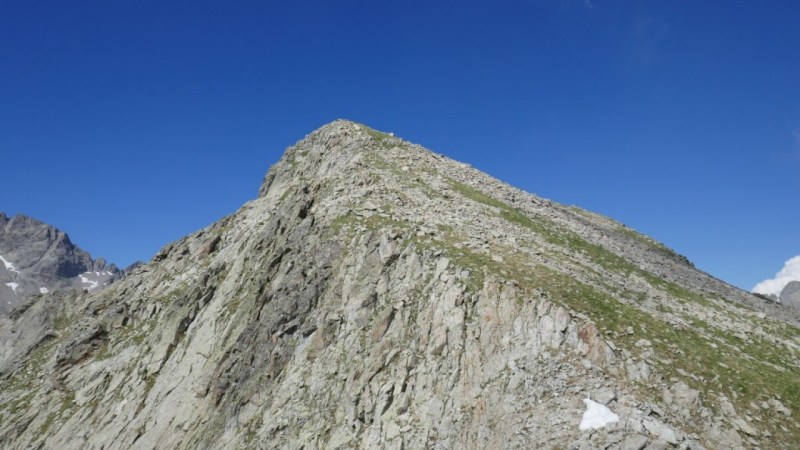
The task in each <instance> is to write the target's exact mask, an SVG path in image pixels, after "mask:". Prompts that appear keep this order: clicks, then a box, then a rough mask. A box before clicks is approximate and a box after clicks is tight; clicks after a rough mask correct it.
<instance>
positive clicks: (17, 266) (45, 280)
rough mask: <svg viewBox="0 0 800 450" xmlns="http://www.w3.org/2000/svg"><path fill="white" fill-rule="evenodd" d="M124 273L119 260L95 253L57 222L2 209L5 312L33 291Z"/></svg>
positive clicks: (0, 278)
mask: <svg viewBox="0 0 800 450" xmlns="http://www.w3.org/2000/svg"><path fill="white" fill-rule="evenodd" d="M121 275H122V271H120V270H119V269H118V268H117V267H116V266H115V265H113V264H108V263H107V262H106V261H105V260H104V259H103V258H98V259H93V258H92V257H91V255H89V253H87V252H85V251H84V250H82V249H80V248H79V247H78V246H76V245H75V244H73V243H72V241H70V239H69V236H67V234H66V233H64V232H63V231H60V230H58V229H57V228H55V227H53V226H52V225H48V224H46V223H44V222H42V221H40V220H37V219H34V218H32V217H28V216H25V215H22V214H18V215H16V216H13V217H10V218H9V217H8V216H7V215H6V214H5V213H3V212H0V315H5V314H7V313H8V312H9V311H11V310H12V309H14V308H15V307H16V306H18V305H19V304H21V303H24V302H25V301H26V300H28V299H30V298H31V297H33V296H37V295H48V294H51V293H53V292H56V291H65V290H88V291H95V290H97V289H99V288H101V287H103V286H106V285H108V284H110V283H111V282H113V281H114V280H116V279H117V278H119V277H120V276H121Z"/></svg>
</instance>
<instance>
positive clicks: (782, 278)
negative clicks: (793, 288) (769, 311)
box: [753, 255, 800, 297]
mask: <svg viewBox="0 0 800 450" xmlns="http://www.w3.org/2000/svg"><path fill="white" fill-rule="evenodd" d="M795 280H797V281H800V255H797V256H795V257H794V258H791V259H789V260H788V261H786V262H785V263H784V264H783V269H781V271H780V272H778V273H776V274H775V278H770V279H768V280H764V281H762V282H761V283H758V284H757V285H755V287H754V288H753V292H757V293H759V294H764V295H769V294H772V295H775V296H776V297H780V295H781V291H782V290H783V288H784V287H786V285H787V284H789V282H790V281H795Z"/></svg>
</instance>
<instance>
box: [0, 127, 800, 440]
mask: <svg viewBox="0 0 800 450" xmlns="http://www.w3.org/2000/svg"><path fill="white" fill-rule="evenodd" d="M798 324H800V312H798V311H797V310H794V309H791V308H786V307H784V306H782V305H780V304H775V303H772V302H766V301H764V300H762V299H759V298H757V297H755V296H752V295H750V294H748V293H746V292H743V291H740V290H738V289H736V288H734V287H732V286H729V285H727V284H725V283H723V282H721V281H719V280H716V279H714V278H713V277H711V276H709V275H707V274H705V273H702V272H700V271H698V270H696V269H695V268H694V267H692V266H691V264H689V263H688V261H687V260H686V258H684V257H682V256H680V255H677V254H675V253H674V252H673V251H671V250H670V249H668V248H667V247H665V246H663V245H662V244H660V243H658V242H655V241H653V240H652V239H650V238H647V237H645V236H643V235H640V234H638V233H636V232H635V231H633V230H631V229H629V228H627V227H624V226H623V225H621V224H619V223H617V222H614V221H612V220H610V219H608V218H605V217H602V216H599V215H596V214H592V213H589V212H587V211H583V210H580V209H578V208H574V207H565V206H562V205H559V204H556V203H553V202H551V201H548V200H545V199H541V198H539V197H536V196H534V195H531V194H527V193H525V192H522V191H520V190H517V189H514V188H512V187H510V186H508V185H506V184H503V183H501V182H499V181H497V180H495V179H492V178H490V177H488V176H487V175H485V174H483V173H481V172H479V171H477V170H475V169H472V168H470V167H469V166H467V165H465V164H461V163H458V162H456V161H453V160H450V159H448V158H446V157H443V156H441V155H437V154H434V153H431V152H429V151H427V150H425V149H423V148H421V147H419V146H417V145H413V144H409V143H407V142H404V141H402V140H400V139H398V138H396V137H393V136H391V135H387V134H383V133H379V132H377V131H374V130H371V129H369V128H367V127H365V126H363V125H358V124H354V123H351V122H347V121H336V122H334V123H332V124H329V125H327V126H325V127H323V128H321V129H319V130H317V131H315V132H314V133H312V134H310V135H309V136H307V137H306V138H305V139H303V140H302V141H300V142H298V143H297V144H296V145H295V146H293V147H292V148H290V149H288V150H287V151H286V153H285V155H284V156H283V158H282V159H281V160H280V161H279V162H278V163H277V164H276V165H275V166H273V167H272V168H271V169H270V170H269V172H268V173H267V175H266V177H265V179H264V182H263V184H262V187H261V189H260V191H259V196H258V198H257V199H255V200H253V201H251V202H249V203H247V204H245V205H244V206H243V207H242V208H241V209H240V210H239V211H237V212H236V213H234V214H232V215H231V216H228V217H226V218H224V219H222V220H220V221H219V222H217V223H215V224H213V225H211V226H209V227H207V228H205V229H203V230H200V231H198V232H197V233H194V234H192V235H191V236H187V237H186V238H184V239H181V240H180V241H177V242H175V243H172V244H170V245H167V246H166V247H164V248H163V249H162V250H161V251H160V252H159V253H158V254H157V255H156V256H155V257H154V258H153V259H152V260H151V261H150V262H149V263H148V264H145V265H142V266H139V267H137V268H135V269H134V270H133V271H132V273H130V274H129V275H128V276H127V277H126V278H124V279H123V280H121V281H119V282H117V283H114V284H112V285H111V286H109V287H108V288H106V289H104V290H102V291H100V292H96V293H93V292H89V293H81V294H80V295H78V296H77V297H76V298H75V299H73V300H72V301H69V302H65V301H57V299H54V298H52V297H43V298H40V299H38V300H37V301H36V302H34V303H33V304H31V305H30V306H29V307H28V308H27V309H26V310H24V311H20V310H17V311H16V312H15V314H14V317H13V321H11V322H9V323H7V324H5V325H3V326H0V328H2V329H0V331H3V332H5V333H7V335H8V336H13V338H12V339H11V342H12V345H11V346H9V347H8V348H7V349H6V350H5V351H4V353H3V354H2V355H0V446H1V447H3V448H12V449H15V448H20V449H21V448H30V447H34V448H36V447H40V448H64V449H71V448H75V449H78V448H80V449H100V448H103V449H123V448H124V449H128V448H134V449H135V448H141V449H149V448H192V449H194V448H208V449H217V448H286V449H300V448H305V449H309V448H326V449H345V448H395V449H409V448H442V449H444V448H465V449H478V448H481V449H483V448H489V449H500V448H525V449H528V448H574V449H579V448H580V449H590V448H613V449H642V448H668V447H676V448H692V449H698V448H719V449H734V448H752V447H761V448H784V449H794V448H798V446H800V422H798V420H797V410H798V408H800V363H799V362H798V361H799V360H800V355H798V349H800V330H798ZM587 398H588V399H591V400H592V401H591V402H588V401H587V402H584V400H586V399H587ZM586 405H593V406H594V407H595V408H594V409H593V411H587V406H586ZM598 405H602V407H600V406H598ZM598 411H599V412H598ZM584 413H586V415H588V416H592V415H597V414H600V415H602V416H603V417H588V419H587V422H586V423H590V424H593V425H591V426H588V425H587V426H584V427H580V426H579V425H580V424H581V422H582V420H583V419H582V418H583V417H584ZM581 428H585V429H581Z"/></svg>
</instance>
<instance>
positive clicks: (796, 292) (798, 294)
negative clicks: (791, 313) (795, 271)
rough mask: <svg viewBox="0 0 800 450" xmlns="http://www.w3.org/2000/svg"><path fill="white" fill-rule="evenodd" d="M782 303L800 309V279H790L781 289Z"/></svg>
mask: <svg viewBox="0 0 800 450" xmlns="http://www.w3.org/2000/svg"><path fill="white" fill-rule="evenodd" d="M781 303H782V304H784V305H787V306H791V307H793V308H798V309H800V281H790V282H789V284H787V285H786V286H785V287H784V288H783V290H782V291H781Z"/></svg>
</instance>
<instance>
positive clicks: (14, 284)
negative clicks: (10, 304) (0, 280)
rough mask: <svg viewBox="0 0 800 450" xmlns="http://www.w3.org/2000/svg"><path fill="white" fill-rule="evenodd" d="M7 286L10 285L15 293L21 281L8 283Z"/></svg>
mask: <svg viewBox="0 0 800 450" xmlns="http://www.w3.org/2000/svg"><path fill="white" fill-rule="evenodd" d="M6 286H8V287H10V288H11V290H12V291H14V293H15V294H16V293H17V287H19V283H6Z"/></svg>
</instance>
